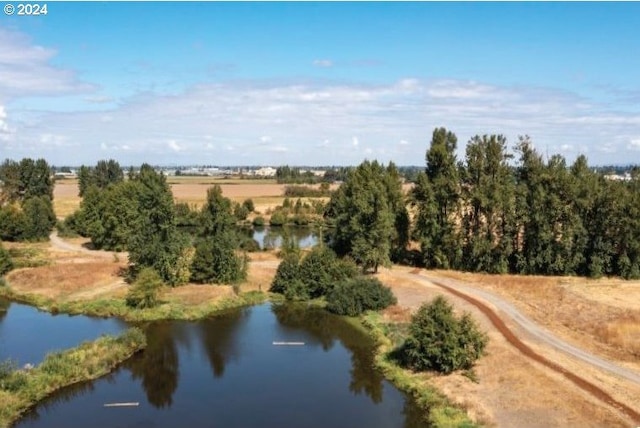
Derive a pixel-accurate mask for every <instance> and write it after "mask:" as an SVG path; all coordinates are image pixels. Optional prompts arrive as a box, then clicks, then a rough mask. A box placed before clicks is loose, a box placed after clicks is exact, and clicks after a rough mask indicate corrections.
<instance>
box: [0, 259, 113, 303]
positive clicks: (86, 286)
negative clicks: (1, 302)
mask: <svg viewBox="0 0 640 428" xmlns="http://www.w3.org/2000/svg"><path fill="white" fill-rule="evenodd" d="M124 266H125V265H124V264H122V263H108V262H104V261H102V262H87V263H74V264H56V265H51V266H42V267H38V268H27V269H19V270H15V271H12V272H10V273H9V274H8V275H7V282H8V283H9V284H10V285H11V287H12V288H13V289H14V290H16V291H17V292H18V293H32V294H37V295H40V296H44V297H47V298H49V299H56V300H72V299H76V298H81V297H82V296H83V294H82V293H84V294H86V292H87V291H90V290H91V291H93V292H94V293H92V294H89V295H88V296H85V298H88V297H92V296H93V295H95V293H98V294H100V291H101V290H103V289H105V288H108V287H111V286H112V284H114V283H115V282H121V278H120V276H119V272H120V269H122V268H123V267H124Z"/></svg>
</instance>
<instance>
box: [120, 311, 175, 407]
mask: <svg viewBox="0 0 640 428" xmlns="http://www.w3.org/2000/svg"><path fill="white" fill-rule="evenodd" d="M180 330H182V329H181V328H180V324H179V323H171V322H156V323H152V324H150V325H149V327H148V328H147V347H146V349H145V350H144V352H142V353H141V354H138V355H136V356H134V357H133V358H131V359H129V360H128V361H127V362H126V363H125V366H126V367H127V368H128V369H129V370H130V371H131V376H132V378H133V379H140V378H141V379H142V387H143V388H144V390H145V392H146V394H147V399H148V400H149V403H151V404H152V405H153V406H154V407H157V408H163V407H170V406H171V403H172V401H173V400H172V397H173V393H174V392H175V391H176V389H177V387H178V377H179V370H178V350H177V349H176V344H175V340H176V338H175V337H174V335H176V334H179V332H180Z"/></svg>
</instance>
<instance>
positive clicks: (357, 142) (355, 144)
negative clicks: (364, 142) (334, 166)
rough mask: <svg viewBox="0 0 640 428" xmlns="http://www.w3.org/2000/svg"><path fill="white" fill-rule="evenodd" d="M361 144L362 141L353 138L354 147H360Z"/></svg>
mask: <svg viewBox="0 0 640 428" xmlns="http://www.w3.org/2000/svg"><path fill="white" fill-rule="evenodd" d="M359 144H360V140H359V139H358V137H351V145H353V147H358V145H359Z"/></svg>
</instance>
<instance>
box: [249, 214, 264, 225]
mask: <svg viewBox="0 0 640 428" xmlns="http://www.w3.org/2000/svg"><path fill="white" fill-rule="evenodd" d="M252 224H253V225H254V226H258V227H262V226H264V217H262V216H257V217H256V218H254V219H253V222H252Z"/></svg>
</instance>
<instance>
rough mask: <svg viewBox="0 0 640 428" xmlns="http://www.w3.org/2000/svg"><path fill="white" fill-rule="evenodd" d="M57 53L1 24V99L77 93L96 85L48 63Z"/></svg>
mask: <svg viewBox="0 0 640 428" xmlns="http://www.w3.org/2000/svg"><path fill="white" fill-rule="evenodd" d="M56 53H57V52H56V51H55V50H53V49H49V48H45V47H42V46H38V45H34V44H32V43H31V40H30V39H29V38H28V37H26V36H25V35H24V34H22V33H18V32H15V31H11V30H7V29H2V28H0V58H2V60H1V61H0V100H2V99H5V100H6V99H12V98H16V97H24V96H46V95H68V94H77V93H83V92H89V91H92V90H94V89H95V88H94V87H93V86H92V85H89V84H86V83H82V82H80V81H79V80H78V79H77V77H76V75H75V73H73V72H72V71H71V70H66V69H62V68H59V67H55V66H53V65H51V60H52V59H53V58H54V57H55V55H56Z"/></svg>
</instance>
